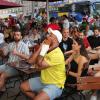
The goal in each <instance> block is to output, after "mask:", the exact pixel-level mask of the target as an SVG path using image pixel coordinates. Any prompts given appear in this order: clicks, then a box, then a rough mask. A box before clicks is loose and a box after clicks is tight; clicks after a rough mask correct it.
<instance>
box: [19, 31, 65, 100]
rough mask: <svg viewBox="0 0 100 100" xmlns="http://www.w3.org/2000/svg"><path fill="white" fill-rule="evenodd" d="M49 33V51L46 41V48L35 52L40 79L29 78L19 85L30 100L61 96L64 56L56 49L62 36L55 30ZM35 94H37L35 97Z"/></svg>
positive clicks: (50, 99) (63, 81) (50, 98)
mask: <svg viewBox="0 0 100 100" xmlns="http://www.w3.org/2000/svg"><path fill="white" fill-rule="evenodd" d="M49 32H50V35H49V39H51V42H50V41H49V42H50V43H48V44H49V50H48V44H46V43H47V41H46V43H45V44H46V46H43V45H44V44H42V46H40V48H39V49H38V51H37V52H38V53H39V54H40V55H39V56H38V59H37V64H38V67H37V69H38V70H41V77H36V78H31V79H29V80H28V81H25V82H23V83H22V84H21V90H22V91H23V92H24V93H25V94H26V95H27V96H29V97H30V98H31V99H32V100H54V99H55V98H56V97H59V96H60V95H61V94H62V90H63V88H64V83H65V79H66V74H65V61H64V55H63V53H62V51H61V50H60V48H59V47H58V46H59V43H60V42H61V39H62V36H61V33H60V32H59V31H57V30H55V31H53V30H51V29H50V30H49ZM54 44H56V46H54ZM44 47H45V49H44ZM52 48H53V49H52ZM48 51H49V52H48ZM37 52H35V53H37ZM44 52H45V53H44ZM47 52H48V53H47ZM27 91H28V92H27ZM29 91H30V92H29ZM35 92H38V94H37V95H36V94H35Z"/></svg>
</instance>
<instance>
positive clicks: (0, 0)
mask: <svg viewBox="0 0 100 100" xmlns="http://www.w3.org/2000/svg"><path fill="white" fill-rule="evenodd" d="M22 6H23V5H20V4H17V3H14V2H9V1H6V0H0V9H6V8H15V7H22Z"/></svg>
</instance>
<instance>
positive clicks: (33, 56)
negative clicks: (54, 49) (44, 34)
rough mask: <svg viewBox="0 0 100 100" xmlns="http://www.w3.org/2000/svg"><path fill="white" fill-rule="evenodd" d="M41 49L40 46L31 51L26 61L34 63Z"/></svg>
mask: <svg viewBox="0 0 100 100" xmlns="http://www.w3.org/2000/svg"><path fill="white" fill-rule="evenodd" d="M40 51H41V46H40V47H39V48H38V50H37V51H35V52H33V54H32V55H31V57H30V58H29V59H28V62H29V63H30V64H35V63H36V61H37V58H38V55H39V54H40Z"/></svg>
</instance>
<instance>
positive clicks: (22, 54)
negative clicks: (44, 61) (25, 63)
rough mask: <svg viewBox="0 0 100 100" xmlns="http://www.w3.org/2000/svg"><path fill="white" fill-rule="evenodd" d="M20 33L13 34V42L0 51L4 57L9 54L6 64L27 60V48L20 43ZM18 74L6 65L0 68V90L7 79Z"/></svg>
mask: <svg viewBox="0 0 100 100" xmlns="http://www.w3.org/2000/svg"><path fill="white" fill-rule="evenodd" d="M21 38H22V36H21V32H19V31H16V32H14V42H12V43H9V44H8V46H7V47H6V48H3V49H1V50H0V51H2V53H4V55H7V54H9V57H8V61H7V63H10V62H18V61H20V60H21V59H28V58H29V48H28V46H27V45H26V44H25V43H23V42H22V41H21ZM16 74H18V72H17V70H16V69H14V68H12V67H10V66H9V65H7V64H4V65H1V66H0V89H2V88H3V86H4V84H5V80H6V78H8V77H11V76H14V75H16Z"/></svg>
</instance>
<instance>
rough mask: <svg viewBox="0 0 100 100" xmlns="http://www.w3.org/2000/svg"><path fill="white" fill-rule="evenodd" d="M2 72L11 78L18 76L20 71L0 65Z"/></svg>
mask: <svg viewBox="0 0 100 100" xmlns="http://www.w3.org/2000/svg"><path fill="white" fill-rule="evenodd" d="M0 72H5V73H6V74H7V75H8V76H9V77H11V76H15V75H18V71H17V70H16V69H15V68H12V67H10V66H8V65H6V64H4V65H0Z"/></svg>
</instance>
